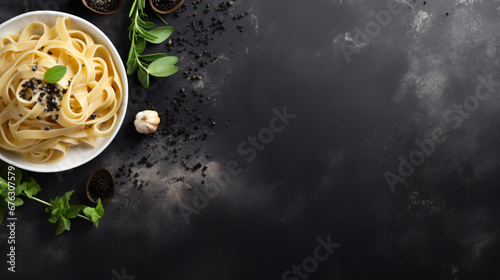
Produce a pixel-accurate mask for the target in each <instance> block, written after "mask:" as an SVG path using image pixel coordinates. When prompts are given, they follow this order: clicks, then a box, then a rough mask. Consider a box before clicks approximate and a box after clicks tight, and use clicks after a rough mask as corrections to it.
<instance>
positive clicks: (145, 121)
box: [134, 110, 160, 134]
mask: <svg viewBox="0 0 500 280" xmlns="http://www.w3.org/2000/svg"><path fill="white" fill-rule="evenodd" d="M159 123H160V117H158V112H156V111H152V110H144V111H141V112H139V113H137V115H135V121H134V126H135V130H137V132H139V133H144V134H149V133H153V132H155V131H156V129H157V128H158V124H159Z"/></svg>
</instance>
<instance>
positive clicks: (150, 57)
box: [141, 53, 167, 61]
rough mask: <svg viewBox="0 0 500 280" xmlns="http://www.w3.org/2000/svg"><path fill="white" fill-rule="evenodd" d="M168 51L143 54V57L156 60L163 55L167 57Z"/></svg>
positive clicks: (147, 59)
mask: <svg viewBox="0 0 500 280" xmlns="http://www.w3.org/2000/svg"><path fill="white" fill-rule="evenodd" d="M166 56H167V54H166V53H153V54H145V55H141V58H142V59H144V60H146V61H155V60H157V59H160V58H162V57H166Z"/></svg>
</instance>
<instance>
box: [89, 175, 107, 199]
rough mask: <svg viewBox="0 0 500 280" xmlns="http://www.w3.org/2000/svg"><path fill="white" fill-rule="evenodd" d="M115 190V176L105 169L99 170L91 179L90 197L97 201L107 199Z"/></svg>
mask: <svg viewBox="0 0 500 280" xmlns="http://www.w3.org/2000/svg"><path fill="white" fill-rule="evenodd" d="M112 192H113V178H112V177H110V175H109V173H107V172H105V171H99V172H97V173H96V174H95V176H94V177H93V178H92V179H91V181H90V184H89V194H90V197H91V198H92V199H93V200H94V201H95V202H97V200H98V199H99V198H100V199H101V201H104V200H106V199H107V198H108V197H109V196H110V195H111V193H112Z"/></svg>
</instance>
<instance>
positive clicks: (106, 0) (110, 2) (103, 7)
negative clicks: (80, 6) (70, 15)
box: [87, 0, 120, 13]
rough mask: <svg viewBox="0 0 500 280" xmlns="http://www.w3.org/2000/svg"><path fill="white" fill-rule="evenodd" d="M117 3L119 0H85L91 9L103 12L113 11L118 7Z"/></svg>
mask: <svg viewBox="0 0 500 280" xmlns="http://www.w3.org/2000/svg"><path fill="white" fill-rule="evenodd" d="M119 4H120V1H119V0H87V5H89V7H90V8H91V9H94V10H97V11H99V12H104V13H108V12H111V11H113V10H114V9H116V8H118V5H119Z"/></svg>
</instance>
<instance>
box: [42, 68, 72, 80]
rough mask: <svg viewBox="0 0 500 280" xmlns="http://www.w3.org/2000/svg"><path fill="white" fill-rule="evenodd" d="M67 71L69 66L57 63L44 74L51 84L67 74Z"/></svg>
mask: <svg viewBox="0 0 500 280" xmlns="http://www.w3.org/2000/svg"><path fill="white" fill-rule="evenodd" d="M66 71H68V68H66V66H62V65H56V66H53V67H52V68H50V69H49V70H47V72H45V74H44V75H43V78H44V79H45V81H47V82H49V83H51V84H55V83H57V82H59V81H60V80H61V79H62V78H63V77H64V75H66Z"/></svg>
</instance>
